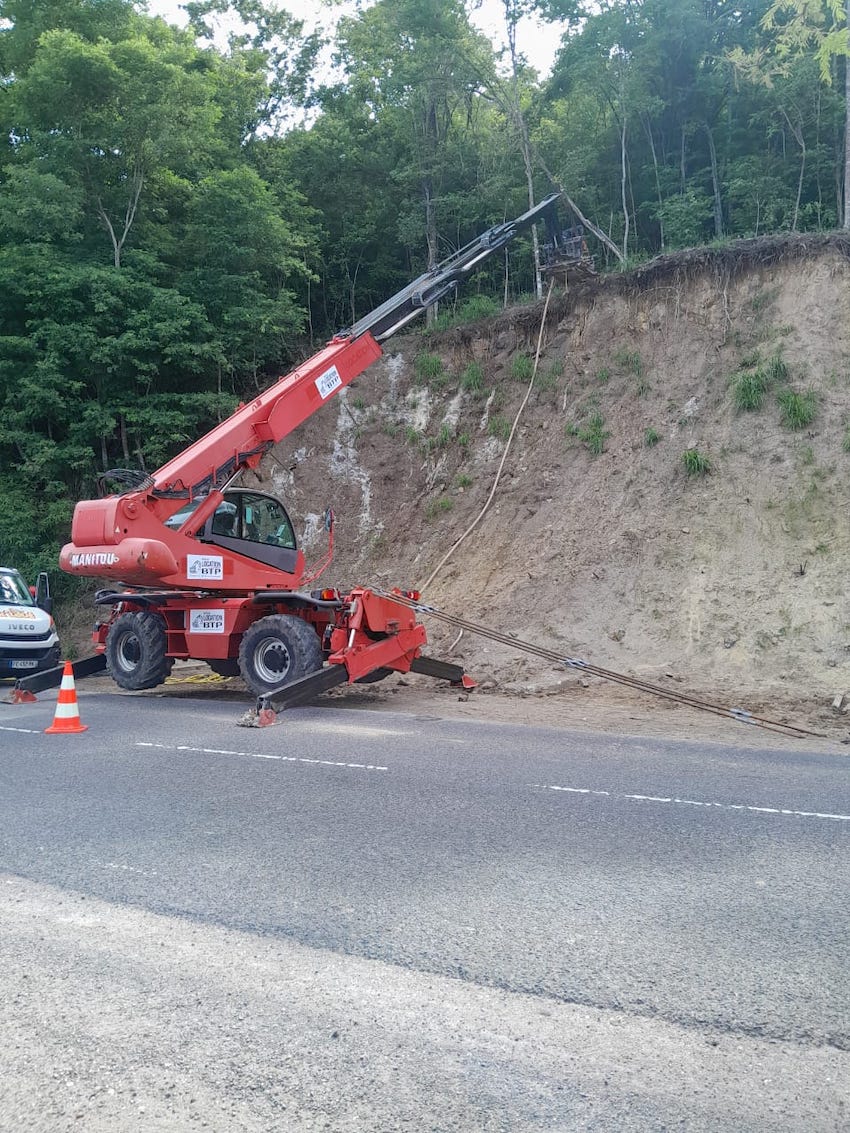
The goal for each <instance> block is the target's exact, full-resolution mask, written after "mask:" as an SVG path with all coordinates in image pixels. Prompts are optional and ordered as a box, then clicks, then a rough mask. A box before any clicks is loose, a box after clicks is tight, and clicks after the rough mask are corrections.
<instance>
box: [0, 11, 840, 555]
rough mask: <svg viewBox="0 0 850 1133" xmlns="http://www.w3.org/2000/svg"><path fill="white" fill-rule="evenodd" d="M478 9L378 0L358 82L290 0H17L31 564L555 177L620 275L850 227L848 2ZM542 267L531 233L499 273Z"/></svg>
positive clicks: (13, 463) (11, 74)
mask: <svg viewBox="0 0 850 1133" xmlns="http://www.w3.org/2000/svg"><path fill="white" fill-rule="evenodd" d="M475 3H476V0H466V2H464V0H377V2H375V3H372V4H363V5H362V6H361V8H360V10H359V11H358V12H357V13H356V14H355V15H353V16H351V15H349V16H347V17H345V18H343V19H341V20H340V21H339V23H338V26H337V28H336V32H335V42H334V44H333V49H334V51H335V58H336V64H337V66H336V70H335V71H334V78H333V80H332V81H331V80H329V79H328V78H327V74H328V71H327V66H326V64H320V63H319V54H318V51H319V47H320V44H319V42H318V41H317V39H316V37H314V36H312V37H311V36H305V35H304V33H303V28H302V27H301V25H300V24H299V23H298V22H297V21H295V20H293V19H291V18H290V17H289V16H287V15H286V14H285V13H284V12H282V11H279V10H277V8H276V6H275V5H274V4H266V3H264V2H263V0H232V2H230V3H228V2H227V0H195V2H192V3H187V4H186V9H187V12H188V13H189V16H190V25H189V27H188V28H186V29H179V28H176V27H171V26H169V25H168V24H167V23H166V22H164V21H163V20H161V19H158V18H154V17H151V16H150V15H148V14H146V13H145V11H144V6H143V5H142V4H139V3H133V2H132V0H0V76H1V77H0V83H2V85H1V86H0V94H2V98H0V406H2V412H0V559H4V560H8V561H9V562H12V563H15V564H17V565H21V566H23V567H24V568H25V569H29V570H32V569H34V568H35V567H36V566H38V565H50V560H51V559H52V557H53V555H54V554H55V548H56V547H57V545H58V544H59V543H61V542H62V541H63V540H64V538H66V536H67V531H68V523H69V518H70V511H71V507H72V504H73V500H74V499H76V498H79V497H81V496H85V495H88V494H91V493H93V492H94V491H95V490H96V489H95V482H96V479H97V477H98V475H99V474H100V473H102V472H103V471H104V470H106V469H109V468H111V467H115V466H121V467H140V468H144V469H148V470H152V469H153V468H155V467H157V466H158V465H159V464H160V463H162V462H163V461H164V460H165V459H166V458H167V457H168V456H169V455H171V454H172V453H173V452H174V451H176V450H177V449H179V448H180V447H182V446H183V445H184V444H185V443H186V442H187V441H189V440H190V439H193V438H194V437H196V436H197V435H198V434H199V433H200V432H202V431H203V430H204V429H205V428H207V427H209V426H211V425H212V424H213V423H215V422H216V421H217V420H219V419H220V418H221V416H222V415H224V414H226V413H227V412H229V411H230V409H231V408H232V407H233V405H234V404H235V402H236V401H237V400H238V399H239V398H240V397H244V396H246V395H249V394H250V393H251V392H252V391H253V390H256V389H257V388H260V387H262V386H264V385H265V384H267V382H268V380H269V377H270V375H272V374H274V373H275V372H276V371H278V370H279V369H280V368H281V367H283V366H285V365H286V364H287V363H289V362H290V361H292V360H293V359H294V358H296V357H298V356H299V355H301V354H303V353H304V352H307V351H309V350H310V349H311V347H312V344H313V343H314V342H316V341H321V340H322V338H323V337H324V336H326V335H327V334H328V333H329V332H330V331H332V330H334V329H336V328H337V327H339V326H342V325H347V324H349V323H350V322H352V321H353V320H354V319H356V318H357V317H359V316H361V315H362V314H364V313H365V312H366V311H368V310H369V309H370V308H371V307H373V306H375V305H376V304H377V303H379V302H381V301H382V300H383V299H384V298H386V297H387V296H388V295H389V294H391V293H392V292H393V291H395V290H396V289H398V287H400V286H402V285H403V284H404V283H405V282H407V281H408V280H409V279H410V277H411V275H413V274H415V273H417V272H419V271H420V270H422V269H423V267H424V266H425V265H426V264H430V263H433V262H435V261H436V260H438V259H440V258H442V257H443V256H444V255H445V254H447V253H448V252H450V251H451V250H452V249H453V248H456V247H457V246H459V245H460V244H462V243H464V242H466V241H467V240H468V239H470V238H471V237H472V235H474V233H475V232H477V231H480V229H481V228H482V227H484V226H486V225H488V224H492V223H495V222H497V221H499V220H502V219H504V218H505V217H506V216H512V215H516V214H517V213H519V212H521V211H523V210H524V209H525V208H526V207H527V205H528V199H529V193H532V194H534V195H536V196H540V195H542V194H544V193H546V192H549V191H551V189H552V188H553V187H559V188H563V189H565V190H566V191H567V192H568V194H569V195H570V197H571V198H572V199H573V200H574V201H575V203H576V204H577V206H578V207H579V208H580V209H581V210H582V212H583V214H584V215H585V216H586V217H587V218H588V219H589V220H591V221H592V222H593V223H594V224H595V225H596V226H597V227H598V229H599V230H600V232H602V233H604V235H605V236H607V238H608V240H607V242H605V241H602V242H598V241H592V243H593V249H592V250H593V251H594V252H595V254H596V256H597V262H598V263H599V265H600V266H606V265H613V264H614V263H615V262H616V260H617V259H618V258H621V259H622V260H625V261H626V262H628V261H632V260H634V259H635V258H639V257H645V256H648V255H651V254H653V253H655V252H658V251H661V250H670V249H674V248H677V247H683V246H687V245H692V244H695V243H700V242H703V241H706V240H711V239H717V238H726V237H734V236H752V235H759V234H763V233H766V232H769V231H777V230H783V229H785V230H789V229H798V230H802V229H824V228H829V227H833V226H836V225H837V224H839V223H841V221H842V219H843V217H844V215H845V199H844V198H845V189H844V161H845V144H844V130H845V99H844V79H845V67H844V53H845V51H846V30H843V27H844V25H843V23H842V20H843V8H842V6H841V5H840V4H838V3H836V0H823V4H822V5H820V4H818V3H817V2H814V3H812V2H809V0H806V2H805V3H804V2H803V0H797V2H796V3H790V2H789V3H787V4H785V3H770V2H769V0H751V2H750V3H748V4H746V5H741V4H736V3H732V2H731V0H602V2H601V3H594V4H588V5H586V6H585V5H583V4H582V3H581V2H580V0H502V3H503V9H504V16H505V42H506V45H507V49H506V51H505V53H504V55H503V57H501V58H499V57H497V56H496V55H495V54H494V50H493V48H492V46H491V44H490V43H489V41H487V40H486V39H485V38H484V37H482V35H481V34H480V33H478V32H477V31H475V30H474V28H473V27H472V25H471V23H470V14H471V12H472V10H473V8H474V7H475ZM228 11H230V12H234V11H235V12H236V13H238V15H239V16H240V17H241V20H242V23H241V24H237V25H234V24H233V22H232V21H231V23H230V24H229V25H228V26H230V27H231V29H232V28H233V26H237V27H238V30H237V31H233V30H231V33H230V36H229V39H228V41H227V42H226V44H224V43H222V40H221V37H220V36H215V35H214V29H215V27H216V22H217V21H218V20H219V19H220V17H222V15H223V14H225V13H227V12H228ZM532 11H534V12H536V13H537V14H538V15H539V16H541V17H542V18H545V19H548V20H551V21H552V34H553V35H554V36H563V39H562V47H561V51H560V54H559V55H558V58H557V62H556V65H555V68H554V71H553V73H552V75H551V76H550V77H548V78H547V79H546V80H545V81H541V80H540V79H539V78H538V76H537V75H536V74H535V73H534V72H533V71H532V70H531V69H530V68H529V67H528V66H527V65H526V64H525V62H524V60H523V58H522V35H521V24H520V23H519V21H520V18H521V17H522V16H523V15H524V14H527V13H528V12H532ZM296 112H298V113H299V114H300V121H301V122H302V124H301V125H299V126H296V127H293V126H292V121H293V119H294V116H295V114H296ZM615 253H618V255H615ZM534 286H535V275H534V270H533V263H532V258H531V252H530V246H529V244H528V243H526V242H524V241H517V242H516V245H515V246H514V247H513V248H512V249H511V251H510V254H509V256H507V257H506V258H505V260H504V261H503V260H501V259H500V260H498V262H495V263H490V264H489V265H487V266H486V268H485V269H484V270H483V271H482V274H481V275H480V276H479V277H478V278H477V279H476V280H475V281H474V283H473V289H475V287H477V289H478V290H479V291H483V292H487V293H489V294H492V295H497V296H499V298H500V299H506V298H507V299H510V298H516V297H517V296H519V295H520V294H522V293H526V292H531V291H532V290H533V288H534Z"/></svg>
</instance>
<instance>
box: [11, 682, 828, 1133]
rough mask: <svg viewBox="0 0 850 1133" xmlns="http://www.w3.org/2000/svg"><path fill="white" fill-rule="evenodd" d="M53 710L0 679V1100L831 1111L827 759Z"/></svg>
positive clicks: (674, 1115)
mask: <svg viewBox="0 0 850 1133" xmlns="http://www.w3.org/2000/svg"><path fill="white" fill-rule="evenodd" d="M80 704H81V711H82V714H83V716H84V719H85V722H86V723H87V724H88V725H89V729H88V731H87V732H85V733H84V734H82V735H74V736H45V735H44V734H43V731H42V729H43V728H44V727H45V726H46V724H48V723H49V722H50V720H51V718H52V710H53V704H52V701H51V699H50V698H49V697H45V698H43V699H42V700H41V701H40V702H39V704H37V705H22V706H19V707H12V706H2V708H0V789H2V796H1V797H0V870H2V871H4V872H5V875H6V877H5V881H6V893H7V894H8V895H9V900H7V901H4V902H3V903H2V907H3V911H2V914H0V915H2V928H3V935H2V943H0V957H2V963H3V970H4V972H5V983H6V987H7V992H8V993H9V994H8V995H7V996H6V998H5V1004H4V1006H3V1007H2V1008H0V1023H2V1024H3V1026H4V1034H7V1035H8V1034H11V1035H13V1036H14V1041H13V1042H12V1043H11V1044H7V1045H6V1048H5V1049H6V1053H5V1057H4V1055H3V1054H0V1071H2V1073H3V1077H4V1080H5V1083H6V1090H5V1097H6V1101H5V1102H4V1101H3V1100H2V1098H3V1095H0V1128H2V1129H9V1130H12V1129H20V1128H24V1127H26V1128H31V1129H45V1130H53V1129H65V1128H77V1129H79V1128H81V1127H82V1128H87V1129H92V1130H101V1129H103V1130H106V1129H110V1128H111V1129H116V1128H117V1129H121V1130H123V1129H136V1128H138V1129H146V1130H147V1129H160V1128H162V1129H183V1128H187V1129H188V1128H197V1127H198V1126H199V1125H200V1124H202V1123H203V1122H207V1125H208V1127H211V1128H215V1129H222V1130H229V1129H243V1128H244V1129H248V1130H259V1129H269V1130H273V1129H281V1130H290V1129H291V1130H300V1129H331V1130H348V1129H351V1130H369V1131H372V1130H374V1131H376V1133H377V1131H379V1130H380V1131H383V1130H391V1129H411V1130H421V1129H434V1130H463V1131H465V1130H469V1131H475V1130H478V1129H488V1130H489V1129H493V1130H517V1131H521V1133H525V1131H526V1130H528V1131H531V1130H565V1131H566V1130H573V1129H593V1130H606V1131H607V1130H612V1131H614V1130H623V1129H635V1130H654V1129H659V1130H660V1129H668V1128H686V1129H693V1130H703V1129H704V1130H713V1129H717V1130H720V1129H729V1130H733V1129H734V1130H748V1129H753V1130H762V1129H765V1130H766V1129H776V1130H780V1129H781V1130H789V1129H800V1130H803V1129H805V1130H820V1129H823V1130H843V1129H848V1128H850V1108H848V1107H850V1087H849V1086H848V1084H849V1083H850V1054H849V1053H848V1051H850V1003H849V1002H848V974H850V963H849V962H848V959H849V958H850V945H849V944H848V913H850V894H849V893H848V868H847V867H848V860H850V776H849V775H848V770H849V769H850V764H848V761H847V756H846V755H845V754H844V753H843V752H841V751H839V752H835V751H828V750H827V749H826V748H824V749H823V750H821V751H804V750H799V751H795V750H789V749H788V748H787V747H786V748H785V749H783V750H781V751H772V750H769V749H766V748H759V749H756V748H751V749H746V748H736V749H729V748H723V747H720V746H717V745H711V744H697V743H693V742H675V741H658V740H654V739H653V740H645V739H643V740H642V739H636V738H621V739H618V738H614V737H611V736H606V735H602V734H583V733H575V732H568V731H560V730H554V729H545V730H544V729H534V728H528V727H521V728H517V727H511V726H507V725H481V724H476V725H469V724H463V725H460V724H455V723H452V722H450V721H447V720H441V719H437V718H430V717H415V716H405V715H403V714H398V715H397V714H390V713H379V712H352V711H348V712H346V711H344V710H338V709H334V708H314V709H303V710H298V711H296V712H292V713H290V714H288V715H286V716H284V717H283V718H282V723H281V724H280V725H278V726H277V727H274V728H269V729H262V730H256V729H241V728H237V727H236V726H235V719H236V717H237V716H238V713H239V709H238V707H237V706H236V705H234V704H232V703H220V702H215V701H210V700H205V701H203V702H199V701H192V700H165V699H162V698H156V697H145V698H136V697H128V696H116V695H107V694H102V693H95V694H87V693H85V692H83V691H81V693H80ZM57 1052H58V1053H57ZM75 1052H76V1055H79V1058H77V1057H76V1055H75ZM4 1062H5V1065H3V1063H4ZM57 1065H58V1066H60V1067H61V1069H60V1071H59V1072H58V1074H57V1073H54V1071H55V1068H56V1066H57ZM75 1068H76V1069H75ZM172 1079H173V1080H172ZM108 1083H111V1085H109V1084H108ZM110 1090H111V1091H112V1092H111V1093H110ZM4 1121H5V1124H4ZM81 1123H82V1124H81ZM116 1123H117V1124H116Z"/></svg>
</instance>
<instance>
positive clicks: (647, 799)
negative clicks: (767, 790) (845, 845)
mask: <svg viewBox="0 0 850 1133" xmlns="http://www.w3.org/2000/svg"><path fill="white" fill-rule="evenodd" d="M531 785H532V787H534V788H537V789H539V790H543V791H563V792H565V793H566V794H570V795H603V796H604V797H605V798H609V799H629V800H631V801H633V802H641V803H671V804H673V805H675V806H699V807H705V808H706V809H708V810H712V809H713V810H743V811H748V812H750V813H751V814H779V815H783V816H785V817H792V818H825V819H829V820H830V821H832V822H850V814H829V813H824V812H823V811H819V810H790V809H786V808H785V807H776V806H749V805H747V804H746V803H713V802H700V801H699V800H697V799H679V798H676V797H675V796H674V795H620V794H617V793H616V792H615V791H595V790H592V789H591V788H590V787H555V786H553V785H552V784H551V783H532V784H531Z"/></svg>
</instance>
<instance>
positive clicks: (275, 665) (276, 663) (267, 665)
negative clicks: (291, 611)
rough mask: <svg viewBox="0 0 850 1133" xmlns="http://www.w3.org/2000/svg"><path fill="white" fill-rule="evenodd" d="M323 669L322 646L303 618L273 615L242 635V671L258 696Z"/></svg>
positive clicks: (246, 682)
mask: <svg viewBox="0 0 850 1133" xmlns="http://www.w3.org/2000/svg"><path fill="white" fill-rule="evenodd" d="M321 667H322V643H321V641H320V640H319V635H318V634H317V633H316V631H315V630H314V629H313V627H312V626H311V625H310V623H309V622H305V621H304V619H303V618H299V617H293V616H291V615H288V614H270V615H269V616H268V617H265V618H260V620H259V621H256V622H254V624H253V625H251V626H249V627H248V629H246V630H245V633H244V634H243V635H242V642H241V644H240V646H239V671H240V672H241V674H242V680H243V681H244V682H245V684H246V685H247V686H248V688H249V689H250V690H251V692H253V693H254V695H255V696H264V695H265V694H266V693H269V692H272V691H274V689H278V688H281V687H282V686H283V685H288V684H291V683H292V682H293V681H297V680H298V679H299V678H301V677H306V676H307V675H308V674H310V673H315V672H316V671H317V670H318V669H321Z"/></svg>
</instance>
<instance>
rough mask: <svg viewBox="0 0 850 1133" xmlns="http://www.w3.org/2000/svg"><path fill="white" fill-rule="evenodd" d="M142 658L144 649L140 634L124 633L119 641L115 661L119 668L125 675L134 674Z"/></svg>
mask: <svg viewBox="0 0 850 1133" xmlns="http://www.w3.org/2000/svg"><path fill="white" fill-rule="evenodd" d="M141 657H142V647H141V645H140V643H139V637H138V634H135V633H123V634H122V635H121V637H120V638H119V640H118V647H117V649H116V650H115V660H116V662H117V663H118V666H119V668H120V669H121V670H122V671H123V672H125V673H132V672H133V671H134V670H135V669H137V668H138V666H139V661H140V660H141Z"/></svg>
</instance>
